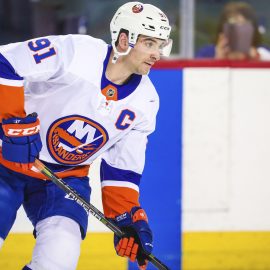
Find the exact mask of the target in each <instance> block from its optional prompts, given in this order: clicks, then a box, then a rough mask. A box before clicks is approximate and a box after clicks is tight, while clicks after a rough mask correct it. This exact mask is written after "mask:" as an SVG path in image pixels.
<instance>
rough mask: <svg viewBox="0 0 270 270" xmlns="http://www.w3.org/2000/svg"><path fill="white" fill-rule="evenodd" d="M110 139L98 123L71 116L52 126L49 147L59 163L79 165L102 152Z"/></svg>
mask: <svg viewBox="0 0 270 270" xmlns="http://www.w3.org/2000/svg"><path fill="white" fill-rule="evenodd" d="M108 139H109V137H108V133H107V131H106V130H105V128H103V127H102V126H101V125H100V124H98V123H97V122H95V121H93V120H91V119H88V118H86V117H82V116H79V115H71V116H66V117H63V118H60V119H57V120H56V121H55V122H53V123H52V124H51V126H50V127H49V129H48V133H47V146H48V150H49V152H50V154H51V156H52V157H53V158H54V159H55V160H56V161H57V162H59V163H61V164H66V165H77V164H80V163H82V162H84V161H85V160H87V159H88V158H89V157H91V156H92V155H94V154H95V153H96V152H97V151H98V150H100V149H101V148H102V147H103V146H104V145H105V144H106V142H107V141H108Z"/></svg>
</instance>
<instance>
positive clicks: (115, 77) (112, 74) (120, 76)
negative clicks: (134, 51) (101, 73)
mask: <svg viewBox="0 0 270 270" xmlns="http://www.w3.org/2000/svg"><path fill="white" fill-rule="evenodd" d="M105 73H106V77H107V79H108V80H110V81H111V82H113V83H115V84H119V85H120V84H124V83H125V82H126V81H127V80H128V79H129V77H130V76H131V75H132V73H133V72H132V71H131V70H130V67H129V65H128V64H127V62H126V61H125V57H124V56H121V57H119V58H118V60H117V62H116V63H115V64H113V63H112V54H111V56H110V59H109V62H108V65H107V69H106V72H105Z"/></svg>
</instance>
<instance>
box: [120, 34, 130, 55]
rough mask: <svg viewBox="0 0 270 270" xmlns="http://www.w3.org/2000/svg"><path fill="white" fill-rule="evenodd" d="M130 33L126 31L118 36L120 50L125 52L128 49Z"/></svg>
mask: <svg viewBox="0 0 270 270" xmlns="http://www.w3.org/2000/svg"><path fill="white" fill-rule="evenodd" d="M128 47H129V45H128V35H127V34H126V33H120V35H119V38H118V49H119V52H125V51H126V50H127V49H128Z"/></svg>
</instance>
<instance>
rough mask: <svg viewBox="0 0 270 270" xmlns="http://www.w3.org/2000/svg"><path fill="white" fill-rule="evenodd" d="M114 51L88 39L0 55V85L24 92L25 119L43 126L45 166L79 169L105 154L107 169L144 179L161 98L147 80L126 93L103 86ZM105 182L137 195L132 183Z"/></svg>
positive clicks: (52, 41)
mask: <svg viewBox="0 0 270 270" xmlns="http://www.w3.org/2000/svg"><path fill="white" fill-rule="evenodd" d="M111 49H112V48H111V46H108V45H107V44H106V43H104V42H103V41H102V40H99V39H95V38H92V37H90V36H84V35H67V36H49V37H42V38H38V39H35V40H30V41H26V42H20V43H14V44H10V45H6V46H2V47H0V53H1V55H0V60H1V61H0V63H1V67H3V66H4V65H5V68H3V69H2V71H0V84H1V85H2V86H5V87H9V88H10V89H11V90H10V91H12V89H14V91H15V90H16V88H17V87H22V86H24V89H25V111H26V113H27V114H29V113H32V112H37V114H38V117H39V119H40V123H41V130H40V135H41V139H42V143H43V147H42V150H41V152H40V156H39V158H40V159H41V160H43V161H45V162H48V163H54V164H60V165H63V166H75V167H76V166H81V165H89V164H91V163H92V162H93V160H94V159H96V158H97V157H98V156H100V155H101V154H102V156H103V159H104V162H105V167H109V168H113V169H116V170H119V172H125V171H128V172H132V173H134V174H135V175H139V176H140V175H141V173H142V171H143V167H144V161H145V149H146V144H147V137H148V135H149V134H150V133H151V132H153V131H154V129H155V120H156V114H157V111H158V107H159V98H158V95H157V93H156V90H155V88H154V86H153V84H152V83H151V81H150V79H149V77H148V76H141V75H136V74H133V75H132V76H131V78H130V79H129V81H128V82H127V83H126V84H124V85H116V84H114V83H112V82H110V81H109V80H108V79H107V78H106V75H105V71H106V66H107V63H108V61H109V56H110V52H111ZM3 63H4V64H3ZM1 102H4V101H0V105H1ZM105 174H106V173H105ZM120 174H121V173H120ZM112 177H115V176H112ZM107 178H110V176H108V177H107ZM120 178H121V177H120ZM131 178H132V177H131ZM135 178H136V177H135ZM103 180H104V183H103V184H104V185H106V183H105V182H106V181H108V182H107V183H108V185H112V186H123V187H129V188H132V189H134V190H136V191H138V185H139V184H138V182H137V181H135V180H131V181H128V180H125V181H124V180H123V181H119V179H103Z"/></svg>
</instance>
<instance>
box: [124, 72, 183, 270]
mask: <svg viewBox="0 0 270 270" xmlns="http://www.w3.org/2000/svg"><path fill="white" fill-rule="evenodd" d="M182 73H183V71H182V70H173V69H171V70H152V71H151V73H150V78H151V80H152V82H153V83H154V85H155V87H156V89H157V92H158V94H159V96H160V109H159V113H158V116H157V126H156V130H155V132H154V133H153V134H151V135H150V137H149V143H148V146H147V153H146V165H145V169H144V173H143V177H142V181H141V185H140V194H141V195H140V202H141V205H142V207H143V208H145V210H146V213H147V214H148V217H149V222H150V226H151V228H152V230H153V232H154V251H153V254H154V255H155V256H156V257H157V258H158V259H160V260H161V261H162V262H164V263H165V264H166V265H167V266H168V267H169V268H170V269H171V270H180V268H181V267H180V264H181V256H180V255H181V190H182V178H181V176H182V173H181V171H182V154H181V144H182V92H183V91H182V77H183V76H182ZM128 269H129V270H137V269H138V267H137V266H136V264H134V263H130V262H129V264H128ZM147 269H148V270H156V268H155V267H154V266H153V265H152V264H151V263H150V264H149V265H148V268H147Z"/></svg>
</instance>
